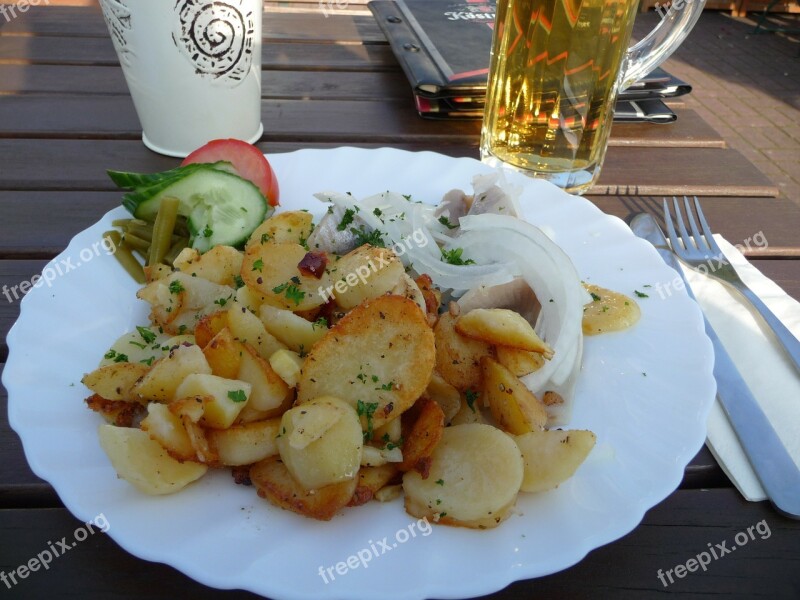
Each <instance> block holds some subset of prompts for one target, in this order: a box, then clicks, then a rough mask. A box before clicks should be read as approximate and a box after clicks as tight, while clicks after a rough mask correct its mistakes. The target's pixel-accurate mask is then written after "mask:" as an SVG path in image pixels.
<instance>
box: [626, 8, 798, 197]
mask: <svg viewBox="0 0 800 600" xmlns="http://www.w3.org/2000/svg"><path fill="white" fill-rule="evenodd" d="M757 16H758V15H757V14H756V13H750V14H749V16H748V18H744V19H737V18H733V17H731V16H729V15H727V14H725V13H722V12H711V11H709V12H704V13H703V15H702V16H701V17H700V21H699V22H698V23H697V25H696V26H695V28H694V29H693V30H692V32H691V33H690V34H689V37H688V38H687V39H686V41H684V43H683V44H682V45H681V47H680V48H679V49H678V51H677V52H676V53H675V54H673V56H672V57H671V58H670V59H669V60H668V61H667V62H666V63H664V65H663V67H664V68H665V69H666V70H667V71H669V72H670V73H672V74H674V75H676V76H677V77H680V78H681V79H684V80H685V81H687V82H688V83H690V84H692V86H693V90H692V93H691V94H690V95H688V96H684V98H683V100H685V103H686V106H687V107H688V108H691V109H693V110H695V111H696V112H697V113H699V114H700V115H701V116H702V117H703V118H704V119H705V120H706V121H707V122H708V123H710V124H711V125H712V126H713V127H714V128H715V129H716V130H717V131H718V132H719V133H720V135H721V136H722V137H723V138H724V139H725V141H726V143H727V144H728V146H729V147H731V148H734V149H736V150H738V151H739V152H741V153H742V154H744V155H745V156H746V157H747V158H748V160H750V162H752V163H753V164H754V165H756V166H757V167H758V168H759V169H760V170H761V172H762V173H764V175H766V176H767V177H768V178H769V179H771V180H772V181H773V182H774V183H775V184H776V185H778V186H779V188H780V190H781V197H782V198H786V199H788V200H791V201H792V202H794V203H796V204H797V205H798V206H800V34H789V33H781V34H776V33H759V34H758V35H754V34H753V29H754V26H755V19H756V18H757ZM775 18H776V19H777V20H778V21H779V22H780V23H781V24H782V26H783V27H790V28H795V29H800V15H780V16H777V15H776V17H775ZM658 19H659V17H658V15H657V14H656V13H654V12H649V13H647V14H642V15H639V18H638V19H637V22H636V26H635V34H634V35H638V36H642V35H644V34H645V33H647V31H648V30H649V29H651V28H652V27H654V26H655V24H656V23H657V22H658Z"/></svg>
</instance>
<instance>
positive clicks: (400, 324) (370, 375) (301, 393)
mask: <svg viewBox="0 0 800 600" xmlns="http://www.w3.org/2000/svg"><path fill="white" fill-rule="evenodd" d="M435 352H436V350H435V347H434V337H433V332H432V331H431V328H430V327H429V326H428V324H427V320H426V317H425V315H424V314H422V311H420V310H419V307H418V306H417V305H416V304H415V303H414V302H413V301H411V300H409V299H407V298H403V297H401V296H392V295H389V296H380V297H378V298H374V299H372V300H368V301H366V302H364V303H363V304H360V305H359V306H357V307H356V308H354V309H353V310H351V311H350V312H349V313H348V314H347V315H346V316H345V317H344V318H343V319H342V320H341V321H339V322H338V323H337V324H336V325H335V326H334V327H333V328H331V329H330V330H328V332H327V333H326V334H325V337H323V338H322V339H321V340H320V341H319V342H317V343H316V344H315V345H314V347H313V348H312V349H311V352H310V353H309V355H308V356H307V357H306V361H305V363H304V364H303V369H302V371H301V373H300V379H299V381H298V382H297V403H298V404H302V403H304V402H308V401H309V400H313V399H314V398H317V397H319V396H324V395H331V396H336V397H338V398H342V399H343V400H346V401H347V402H348V403H350V404H351V405H352V406H353V407H358V406H359V404H358V402H359V401H360V402H361V405H360V406H361V407H362V411H361V412H362V415H361V418H362V427H364V429H365V431H371V430H372V429H373V428H375V429H377V428H378V427H380V426H381V425H383V424H384V423H385V422H387V421H389V420H391V419H393V418H394V417H395V416H397V415H398V414H401V413H402V412H404V411H405V410H407V409H408V408H410V407H411V406H412V405H413V404H414V402H416V400H417V398H419V397H420V395H422V393H423V392H424V391H425V388H426V387H427V385H428V381H429V380H430V377H431V372H432V371H433V363H434V358H435ZM366 413H368V414H366Z"/></svg>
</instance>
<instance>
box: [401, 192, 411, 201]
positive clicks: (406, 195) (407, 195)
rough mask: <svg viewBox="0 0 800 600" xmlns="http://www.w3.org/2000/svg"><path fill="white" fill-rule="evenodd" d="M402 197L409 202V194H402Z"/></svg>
mask: <svg viewBox="0 0 800 600" xmlns="http://www.w3.org/2000/svg"><path fill="white" fill-rule="evenodd" d="M402 196H403V198H405V199H406V200H408V201H409V202H411V194H402Z"/></svg>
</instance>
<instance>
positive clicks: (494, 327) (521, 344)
mask: <svg viewBox="0 0 800 600" xmlns="http://www.w3.org/2000/svg"><path fill="white" fill-rule="evenodd" d="M455 327H456V331H458V333H460V334H461V335H465V336H467V337H469V338H472V339H476V340H481V341H484V342H487V343H489V344H495V345H498V346H509V347H511V348H517V349H518V350H527V351H528V352H538V353H540V354H542V355H544V357H545V358H552V356H553V349H552V348H551V347H550V346H548V345H547V344H546V343H545V342H544V341H543V340H542V339H541V338H540V337H539V336H538V335H537V334H536V332H535V331H534V330H533V327H532V326H531V324H530V323H528V321H527V320H525V317H523V316H522V315H520V314H519V313H517V312H514V311H513V310H509V309H507V308H476V309H473V310H471V311H469V312H468V313H466V314H464V315H460V316H459V317H458V319H457V320H456V325H455Z"/></svg>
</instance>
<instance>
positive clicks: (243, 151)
mask: <svg viewBox="0 0 800 600" xmlns="http://www.w3.org/2000/svg"><path fill="white" fill-rule="evenodd" d="M221 160H224V161H227V162H229V163H231V164H232V165H233V168H234V169H235V170H236V172H237V173H238V174H239V176H240V177H243V178H244V179H247V180H249V181H252V182H253V184H255V185H256V186H257V187H258V189H260V190H261V193H262V194H264V197H265V198H266V199H267V201H268V202H269V205H270V206H277V205H278V200H279V196H280V189H279V187H278V178H277V177H276V176H275V171H273V170H272V167H271V166H270V164H269V161H268V160H267V159H266V157H265V156H264V155H263V154H262V153H261V150H259V149H258V148H256V147H255V146H253V145H252V144H248V143H247V142H243V141H242V140H235V139H227V140H213V141H211V142H208V143H207V144H206V145H205V146H202V147H200V148H198V149H197V150H195V151H194V152H192V153H191V154H190V155H189V156H187V157H186V158H185V159H184V161H183V162H182V163H181V166H184V165H191V164H194V163H215V162H219V161H221Z"/></svg>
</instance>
